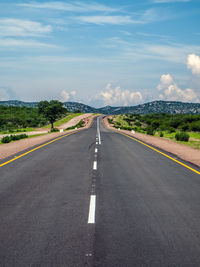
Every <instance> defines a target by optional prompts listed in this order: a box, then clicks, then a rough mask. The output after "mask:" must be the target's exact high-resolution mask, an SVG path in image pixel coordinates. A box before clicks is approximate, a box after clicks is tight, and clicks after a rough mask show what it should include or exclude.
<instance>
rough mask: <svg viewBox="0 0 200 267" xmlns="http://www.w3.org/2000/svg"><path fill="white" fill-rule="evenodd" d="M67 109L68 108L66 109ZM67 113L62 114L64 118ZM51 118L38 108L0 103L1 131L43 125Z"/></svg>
mask: <svg viewBox="0 0 200 267" xmlns="http://www.w3.org/2000/svg"><path fill="white" fill-rule="evenodd" d="M66 111H67V110H66ZM63 116H65V114H60V115H59V116H58V119H59V118H62V117H63ZM48 123H49V118H47V117H46V116H45V115H44V114H42V113H39V112H38V108H31V107H17V106H10V107H9V106H3V105H0V131H10V132H12V130H14V129H20V128H27V127H42V126H44V125H47V124H48Z"/></svg>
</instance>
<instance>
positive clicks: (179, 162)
mask: <svg viewBox="0 0 200 267" xmlns="http://www.w3.org/2000/svg"><path fill="white" fill-rule="evenodd" d="M120 134H122V135H124V136H126V137H128V138H130V139H133V140H134V141H136V142H138V143H140V144H143V145H144V146H147V147H148V148H150V149H152V150H154V151H156V152H158V153H160V154H161V155H163V156H165V157H167V158H169V159H171V160H173V161H175V162H176V163H178V164H180V165H182V166H184V167H185V168H187V169H189V170H191V171H193V172H195V173H197V174H200V172H199V171H197V170H195V169H193V168H191V167H190V166H188V165H186V164H184V163H182V162H181V161H179V160H177V159H174V158H172V157H170V156H168V155H167V154H165V153H163V152H161V151H160V150H158V149H156V148H154V147H152V146H150V145H147V144H145V143H143V142H142V141H140V140H138V139H136V138H134V137H131V136H129V135H127V134H124V133H120Z"/></svg>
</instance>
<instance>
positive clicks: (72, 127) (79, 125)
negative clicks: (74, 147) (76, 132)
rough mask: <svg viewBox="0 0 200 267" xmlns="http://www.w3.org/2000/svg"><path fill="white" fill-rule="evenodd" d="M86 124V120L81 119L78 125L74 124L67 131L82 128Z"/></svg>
mask: <svg viewBox="0 0 200 267" xmlns="http://www.w3.org/2000/svg"><path fill="white" fill-rule="evenodd" d="M83 126H84V121H83V120H80V121H79V122H78V123H77V124H76V125H74V126H71V127H68V128H67V129H65V131H67V130H73V129H76V128H77V129H78V128H81V127H83Z"/></svg>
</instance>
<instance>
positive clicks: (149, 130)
mask: <svg viewBox="0 0 200 267" xmlns="http://www.w3.org/2000/svg"><path fill="white" fill-rule="evenodd" d="M146 132H147V134H149V135H154V129H153V128H152V127H147V128H146Z"/></svg>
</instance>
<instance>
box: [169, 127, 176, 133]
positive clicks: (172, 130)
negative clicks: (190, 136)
mask: <svg viewBox="0 0 200 267" xmlns="http://www.w3.org/2000/svg"><path fill="white" fill-rule="evenodd" d="M168 132H169V133H175V132H176V130H175V129H174V128H173V127H169V128H168Z"/></svg>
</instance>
